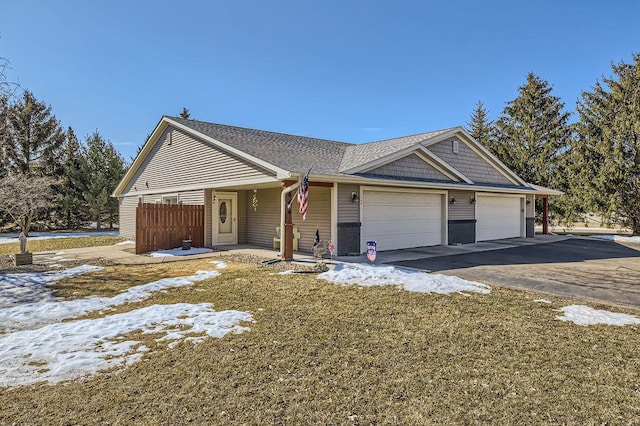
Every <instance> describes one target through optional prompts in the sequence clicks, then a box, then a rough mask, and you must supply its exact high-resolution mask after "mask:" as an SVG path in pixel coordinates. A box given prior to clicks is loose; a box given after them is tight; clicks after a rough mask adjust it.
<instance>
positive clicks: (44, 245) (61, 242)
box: [0, 236, 125, 256]
mask: <svg viewBox="0 0 640 426" xmlns="http://www.w3.org/2000/svg"><path fill="white" fill-rule="evenodd" d="M124 240H125V239H124V238H122V237H118V236H101V237H78V238H54V239H49V240H35V241H27V249H28V250H29V251H30V252H33V253H36V252H40V251H54V250H64V249H71V248H81V247H96V246H111V245H114V244H116V243H119V242H121V241H124ZM19 252H20V243H9V244H0V256H3V255H7V254H13V253H19Z"/></svg>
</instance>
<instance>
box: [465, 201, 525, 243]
mask: <svg viewBox="0 0 640 426" xmlns="http://www.w3.org/2000/svg"><path fill="white" fill-rule="evenodd" d="M522 209H523V207H522V198H520V197H508V196H497V195H493V196H492V195H480V194H478V195H477V197H476V220H477V222H476V240H477V241H488V240H499V239H502V238H514V237H521V236H523V235H522V229H523V228H522V223H523V220H522Z"/></svg>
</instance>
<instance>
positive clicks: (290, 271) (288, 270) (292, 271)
mask: <svg viewBox="0 0 640 426" xmlns="http://www.w3.org/2000/svg"><path fill="white" fill-rule="evenodd" d="M295 273H296V271H294V270H293V269H287V270H286V271H282V272H278V275H291V274H295ZM318 278H323V277H320V276H318ZM323 279H326V278H323ZM327 281H329V280H327Z"/></svg>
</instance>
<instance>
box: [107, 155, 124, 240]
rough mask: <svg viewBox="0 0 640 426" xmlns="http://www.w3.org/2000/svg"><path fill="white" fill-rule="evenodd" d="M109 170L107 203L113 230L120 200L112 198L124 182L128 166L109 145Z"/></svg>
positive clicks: (110, 224)
mask: <svg viewBox="0 0 640 426" xmlns="http://www.w3.org/2000/svg"><path fill="white" fill-rule="evenodd" d="M107 168H108V171H109V175H108V176H109V200H108V201H107V212H108V213H109V228H113V223H114V221H116V220H117V218H118V213H119V207H120V204H119V203H118V199H117V198H114V197H111V194H112V193H113V191H114V190H115V189H116V186H118V183H120V180H122V178H123V176H124V174H125V172H126V169H127V166H126V164H125V161H124V158H122V156H121V155H120V153H118V151H116V149H115V148H114V147H113V145H112V144H107Z"/></svg>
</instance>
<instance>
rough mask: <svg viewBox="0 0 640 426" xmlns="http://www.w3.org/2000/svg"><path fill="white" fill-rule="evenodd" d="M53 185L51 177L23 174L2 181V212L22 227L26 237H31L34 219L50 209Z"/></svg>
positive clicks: (0, 185)
mask: <svg viewBox="0 0 640 426" xmlns="http://www.w3.org/2000/svg"><path fill="white" fill-rule="evenodd" d="M53 183H54V179H52V178H51V177H47V176H29V175H26V174H21V173H14V174H10V175H8V176H6V177H4V178H2V179H0V211H3V212H5V213H6V214H8V215H9V216H10V217H11V219H13V221H14V222H15V223H16V224H17V225H18V226H20V229H21V231H22V234H24V236H25V237H26V236H27V235H29V229H30V228H31V222H32V220H33V218H34V217H35V216H36V215H37V214H38V213H39V212H41V211H42V210H45V209H47V208H48V207H50V204H51V198H52V195H53V194H52V189H51V185H52V184H53Z"/></svg>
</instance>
